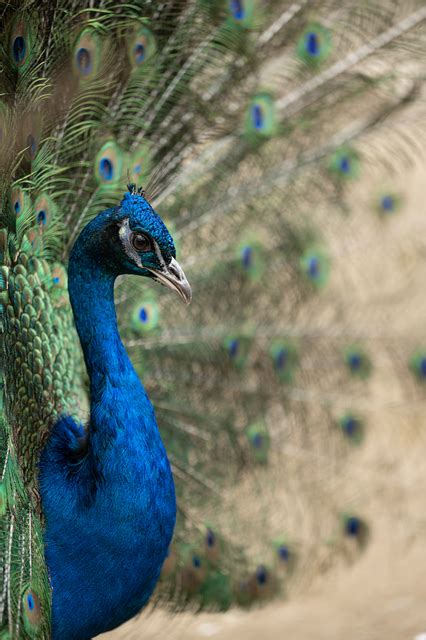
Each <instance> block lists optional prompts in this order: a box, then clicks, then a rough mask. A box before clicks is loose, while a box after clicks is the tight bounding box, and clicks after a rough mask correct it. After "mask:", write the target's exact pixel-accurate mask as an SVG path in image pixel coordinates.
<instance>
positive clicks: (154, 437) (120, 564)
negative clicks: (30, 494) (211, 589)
mask: <svg viewBox="0 0 426 640" xmlns="http://www.w3.org/2000/svg"><path fill="white" fill-rule="evenodd" d="M108 391H109V390H108V387H107V393H108ZM129 391H130V393H131V392H132V388H130V389H129ZM113 395H114V394H113V393H112V394H111V397H110V398H109V399H108V398H105V397H104V398H103V399H102V402H101V403H100V404H99V406H98V407H97V409H95V411H94V413H95V415H96V420H101V421H102V422H103V424H102V437H103V435H104V433H105V426H106V425H105V422H106V421H108V420H109V422H110V425H109V433H108V436H107V444H106V449H105V451H104V452H103V455H102V456H101V457H102V461H100V460H99V459H98V460H97V459H96V456H94V455H93V452H92V448H91V447H90V448H88V446H87V445H88V443H87V442H86V441H85V435H84V431H83V430H82V428H81V427H80V426H78V425H77V424H76V423H75V422H74V421H73V420H72V419H71V418H63V419H61V420H59V422H58V423H57V424H56V425H55V428H54V431H53V434H52V436H51V438H50V440H49V442H48V445H47V446H46V448H45V450H44V452H43V455H42V460H41V472H40V487H41V492H42V501H43V508H44V513H45V517H46V522H47V526H46V531H45V543H46V560H47V564H48V567H49V572H50V576H51V583H52V587H53V615H52V617H53V635H52V637H53V640H59V639H60V640H74V639H75V640H77V639H78V640H84V639H86V638H87V639H89V638H92V637H93V636H96V635H97V634H99V633H102V632H104V631H106V630H109V629H112V628H114V627H116V626H118V625H119V624H121V623H122V622H124V621H125V620H127V619H129V618H130V617H132V616H134V615H135V614H136V613H137V612H138V611H139V610H140V609H141V608H142V607H143V606H144V605H145V603H146V602H147V600H148V599H149V597H150V595H151V593H152V591H153V589H154V587H155V584H156V582H157V580H158V577H159V574H160V570H161V566H162V564H163V562H164V560H165V558H166V555H167V550H168V547H169V544H170V541H171V537H172V534H173V528H174V523H175V516H176V507H175V494H174V486H173V480H172V475H171V471H170V467H169V463H168V460H167V457H166V454H165V451H164V448H163V446H162V443H161V440H160V436H159V434H158V432H157V430H156V428H155V429H154V428H153V426H154V425H153V424H147V423H150V422H151V421H152V420H154V421H155V418H154V415H153V411H152V408H151V406H150V404H149V401H148V399H147V397H146V396H145V395H144V393H143V394H142V398H141V400H140V401H139V402H135V401H134V396H133V406H129V404H128V403H127V402H122V403H121V406H117V403H116V402H115V400H114V398H113ZM111 402H113V403H114V411H113V412H111ZM134 405H136V406H134ZM108 407H109V409H108ZM141 409H142V411H141ZM111 415H112V416H113V418H111ZM124 421H125V423H126V424H127V422H128V421H133V425H132V427H133V428H132V429H131V430H127V429H126V430H125V431H122V430H120V429H118V430H117V425H118V424H120V423H124ZM154 424H155V423H154ZM91 430H92V431H91V436H90V438H91V439H94V440H95V441H96V438H97V437H99V435H100V433H99V432H98V431H97V428H96V424H92V425H91ZM95 444H96V445H97V444H98V443H96V442H95ZM97 449H98V446H96V447H95V450H97Z"/></svg>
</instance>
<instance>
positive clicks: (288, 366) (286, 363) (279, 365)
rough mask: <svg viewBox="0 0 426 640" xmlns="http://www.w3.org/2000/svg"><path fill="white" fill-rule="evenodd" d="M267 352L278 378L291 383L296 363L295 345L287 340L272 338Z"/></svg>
mask: <svg viewBox="0 0 426 640" xmlns="http://www.w3.org/2000/svg"><path fill="white" fill-rule="evenodd" d="M269 353H270V356H271V359H272V363H273V367H274V371H275V373H276V375H277V376H278V378H279V379H280V380H281V381H282V382H286V383H289V384H290V383H292V382H293V380H294V376H295V369H296V366H297V363H298V353H297V348H296V346H295V345H294V344H293V343H292V342H289V341H288V340H274V341H273V342H272V344H271V346H270V349H269Z"/></svg>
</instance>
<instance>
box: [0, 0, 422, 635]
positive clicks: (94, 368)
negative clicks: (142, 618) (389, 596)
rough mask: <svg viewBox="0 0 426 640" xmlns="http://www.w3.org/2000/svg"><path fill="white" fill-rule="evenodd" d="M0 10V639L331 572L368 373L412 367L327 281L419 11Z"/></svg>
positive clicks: (416, 118) (414, 80)
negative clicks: (0, 402) (174, 293)
mask: <svg viewBox="0 0 426 640" xmlns="http://www.w3.org/2000/svg"><path fill="white" fill-rule="evenodd" d="M0 9H1V16H2V18H1V19H2V25H3V29H2V43H1V65H2V66H1V68H2V79H1V102H0V145H1V159H0V168H1V182H0V189H1V217H0V253H1V258H2V270H1V276H0V289H1V292H0V301H1V306H0V309H1V329H2V345H1V352H2V373H1V376H2V377H1V391H2V414H1V416H2V417H1V422H0V473H1V477H0V481H1V482H0V517H1V528H0V555H1V560H2V562H1V566H2V574H1V583H0V615H1V625H2V627H1V630H0V638H1V640H6V639H7V638H8V639H14V638H46V639H47V638H50V637H53V638H54V640H72V639H79V640H83V639H85V638H87V639H89V638H91V637H93V636H95V635H98V634H100V633H102V632H104V631H106V630H109V629H113V628H115V627H116V626H118V625H120V624H121V623H122V622H124V621H125V620H127V619H129V618H131V617H132V616H134V615H136V614H137V613H138V612H139V611H140V610H141V609H142V608H143V607H144V606H145V605H146V604H147V602H148V600H149V599H150V597H151V595H152V594H153V592H154V590H155V595H154V597H153V600H152V601H153V602H154V603H159V604H162V605H163V606H168V607H171V608H172V609H175V608H181V607H190V608H193V609H200V608H213V609H228V608H229V607H231V606H233V605H239V606H248V605H251V604H254V603H259V602H262V601H265V600H266V599H269V598H271V597H273V596H276V595H282V594H283V592H284V591H288V592H291V589H292V588H293V586H292V585H294V588H303V587H304V585H306V584H307V583H309V582H310V580H311V579H312V577H313V576H315V575H317V574H319V573H321V572H323V571H325V570H326V569H327V568H329V567H330V566H332V565H333V564H334V563H338V562H347V561H353V560H354V559H355V558H356V557H357V556H358V555H359V553H360V552H361V551H362V550H363V549H364V548H365V547H366V545H367V543H368V541H369V538H370V534H371V529H372V528H373V529H374V522H373V521H372V519H371V517H370V516H371V512H370V511H369V507H368V505H369V495H371V493H372V492H376V494H377V495H380V493H381V492H382V483H381V481H380V479H377V478H376V477H375V476H373V475H372V476H371V477H372V481H371V482H369V483H368V484H369V492H370V493H368V494H365V493H363V491H361V490H360V489H359V487H358V485H357V484H356V483H355V481H354V478H355V477H357V476H356V472H355V470H354V467H355V466H356V461H357V460H359V461H360V454H359V451H360V450H361V449H362V447H363V446H364V443H365V440H366V439H368V430H369V424H370V423H371V420H372V419H371V415H369V411H370V412H371V411H372V412H373V414H374V407H375V400H374V398H375V391H374V375H375V373H376V372H377V370H379V371H380V369H381V363H382V365H383V363H384V365H383V366H385V367H387V370H391V371H398V373H399V372H400V370H401V369H402V370H403V375H402V376H400V377H397V382H395V384H394V387H393V391H392V394H393V396H395V397H397V398H401V399H402V400H403V399H406V398H408V399H409V400H410V401H411V400H413V399H417V398H419V397H421V389H420V386H421V382H422V381H424V379H425V377H426V355H425V352H424V351H423V349H422V345H421V341H420V339H418V329H417V327H414V328H413V327H410V328H409V330H408V331H406V335H405V336H404V339H403V340H402V339H401V340H399V341H398V342H395V340H394V339H393V337H392V331H394V333H396V332H397V329H398V327H397V322H396V319H395V318H394V317H393V316H392V311H391V306H390V305H388V301H387V300H386V299H385V297H386V295H385V294H386V292H383V294H382V295H383V299H381V298H380V296H377V298H375V299H374V300H372V301H371V300H369V301H367V302H366V301H365V300H363V298H362V293H360V287H359V286H358V285H359V275H358V273H359V270H358V271H357V270H356V269H355V268H353V269H350V268H346V270H345V268H344V267H345V266H346V267H347V264H348V263H349V264H350V263H351V260H352V261H353V262H356V258H358V262H363V260H360V255H361V254H362V252H363V251H364V252H365V251H366V248H367V249H368V248H369V247H368V238H369V236H368V233H369V230H370V231H371V226H374V225H376V226H378V228H379V232H378V233H380V234H382V235H383V236H386V231H385V229H386V228H387V227H386V225H391V224H392V221H393V220H392V219H393V218H394V217H396V216H394V214H395V213H397V211H398V210H399V209H400V208H401V207H402V205H403V201H404V195H403V192H402V186H401V185H398V183H397V180H396V179H395V172H394V171H395V168H394V166H393V162H392V160H390V158H391V159H393V158H396V159H397V160H398V163H397V164H398V166H397V169H398V170H399V169H400V165H404V161H405V159H406V158H405V156H407V157H409V158H411V156H412V152H413V149H416V148H418V147H420V146H421V135H420V126H419V122H421V120H422V116H423V113H422V107H424V105H423V102H422V99H421V96H422V87H423V84H422V83H423V81H424V78H423V75H424V74H423V68H422V65H423V62H424V61H423V57H424V40H425V31H424V29H425V26H424V23H425V20H426V10H425V7H424V5H423V3H422V2H420V1H418V2H416V1H412V0H410V1H409V2H404V3H395V2H389V0H381V1H380V2H375V3H372V2H368V1H366V2H363V3H359V2H352V1H351V0H347V1H345V2H337V1H335V0H324V2H309V0H303V1H300V2H295V3H291V2H283V1H279V0H266V1H265V2H259V1H256V0H243V1H241V2H235V1H233V0H232V1H230V2H226V1H224V0H223V1H222V0H218V1H217V2H206V1H205V0H170V1H166V2H162V3H153V2H151V1H150V0H131V1H129V2H126V3H115V2H113V1H112V0H99V1H97V0H96V1H95V2H93V1H90V2H80V1H79V0H69V1H68V0H55V1H54V2H35V1H32V0H26V1H25V2H11V1H7V2H0ZM407 122H408V123H409V124H407ZM407 141H408V142H409V144H407ZM416 145H417V147H416ZM366 175H367V176H368V180H366V181H367V183H368V189H367V191H368V193H367V195H361V196H360V199H359V200H358V191H357V189H358V190H360V186H359V185H360V182H361V178H363V176H364V177H365V176H366ZM127 183H129V188H128V192H127V193H125V195H124V197H123V192H125V190H126V184H127ZM142 185H143V186H144V188H145V190H146V194H148V195H145V192H143V191H142V189H141V188H139V187H141V186H142ZM372 194H373V195H372ZM360 208H361V209H362V210H363V211H364V212H365V211H367V212H368V215H366V216H365V218H362V219H361V221H360V216H359V213H358V212H359V209H360ZM352 210H354V211H352ZM351 211H352V213H351ZM156 212H158V213H159V214H160V215H161V216H163V217H164V219H165V220H166V221H167V226H166V225H165V224H164V222H163V221H162V219H161V218H160V216H159V215H157V213H156ZM350 213H351V215H349V214H350ZM376 231H377V230H376ZM357 243H358V244H357ZM384 252H386V249H385V250H384ZM177 254H178V256H179V259H180V256H182V262H183V264H185V270H186V271H187V272H188V274H189V280H190V282H191V286H192V287H193V291H194V300H193V303H192V305H191V306H190V307H186V306H184V305H181V304H180V302H181V301H178V299H177V297H176V296H171V295H170V292H169V291H165V288H164V287H162V288H160V287H159V286H158V282H159V283H160V284H163V285H166V287H168V288H169V289H173V290H174V291H175V292H177V293H178V294H179V295H180V297H181V298H183V300H184V301H185V302H189V301H190V299H191V289H190V288H189V284H188V281H187V280H186V277H185V275H184V273H183V271H182V269H181V267H180V266H179V263H178V262H177V260H176V258H177ZM342 265H343V266H342ZM378 271H380V267H379V269H378ZM136 275H138V276H143V277H140V278H136V277H131V276H136ZM357 278H358V280H357ZM152 281H157V283H154V282H152ZM389 297H391V296H389ZM375 326H378V327H379V331H378V332H376V333H375V332H374V330H372V329H371V327H373V328H374V327H375ZM383 326H386V327H387V329H388V331H387V332H383V330H382V328H383ZM119 330H120V333H119ZM120 335H121V337H120ZM377 363H378V365H377ZM401 363H403V365H402V364H401ZM410 369H411V371H410ZM405 370H406V371H405ZM405 374H406V375H405ZM413 374H414V375H413ZM141 379H143V381H144V385H145V387H146V389H147V391H145V388H144V387H143V386H142V383H141V381H140V380H141ZM400 380H401V381H400ZM360 398H361V399H362V402H360V400H359V399H360ZM402 400H401V402H402ZM151 403H152V404H151ZM358 405H360V406H358ZM153 406H154V407H155V415H154V409H153ZM155 416H156V417H155ZM366 416H368V419H367V417H366ZM368 420H370V423H369V422H368ZM157 423H158V427H157ZM163 443H164V444H163ZM351 460H352V462H351ZM359 468H360V469H364V467H363V463H362V462H361V461H360V464H359ZM307 469H309V472H308V471H307ZM176 502H177V508H176ZM365 513H367V514H368V517H367V516H366V515H365ZM172 536H173V539H172ZM160 572H161V578H160ZM159 578H160V579H159Z"/></svg>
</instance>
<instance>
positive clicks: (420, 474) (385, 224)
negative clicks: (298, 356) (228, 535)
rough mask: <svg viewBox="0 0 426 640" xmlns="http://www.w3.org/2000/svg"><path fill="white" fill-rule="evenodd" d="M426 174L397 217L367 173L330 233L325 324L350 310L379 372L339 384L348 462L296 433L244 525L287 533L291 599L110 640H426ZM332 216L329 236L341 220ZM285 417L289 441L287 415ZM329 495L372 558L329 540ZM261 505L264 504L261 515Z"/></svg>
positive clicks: (352, 545) (173, 619) (414, 181)
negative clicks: (357, 425) (416, 365)
mask: <svg viewBox="0 0 426 640" xmlns="http://www.w3.org/2000/svg"><path fill="white" fill-rule="evenodd" d="M425 170H426V163H425V162H424V161H423V160H422V159H421V158H418V159H416V161H415V162H413V163H412V165H411V166H409V167H408V168H407V169H401V171H400V172H398V175H397V176H395V177H394V178H393V179H392V189H393V190H395V192H396V193H398V194H399V195H400V198H401V204H400V207H398V212H395V213H392V214H390V215H388V214H386V215H385V216H384V217H383V216H380V215H378V213H377V211H376V209H375V206H374V196H375V186H376V182H375V177H372V176H371V175H370V176H369V175H364V176H363V178H362V181H361V180H360V184H359V185H357V186H356V187H354V189H353V192H352V195H351V197H352V198H353V199H354V201H355V206H354V207H353V208H352V211H351V217H350V219H349V218H347V217H341V218H340V219H338V220H337V223H336V220H335V219H334V220H333V229H332V232H331V233H330V234H329V235H328V245H327V246H328V249H329V252H330V254H331V256H332V263H333V269H332V272H331V274H330V281H329V283H328V289H327V293H325V292H324V293H323V294H322V298H321V300H320V301H317V304H318V305H319V308H318V309H317V313H316V314H315V315H316V316H318V315H321V314H324V313H327V312H328V314H333V312H334V310H335V308H336V307H339V308H343V309H344V310H345V311H346V312H347V313H346V315H345V326H346V327H347V331H348V335H350V336H352V335H356V336H357V337H358V336H360V333H361V331H360V330H361V329H362V344H363V348H365V349H366V350H368V353H369V354H371V358H372V362H373V363H374V366H372V370H371V373H370V375H369V376H368V380H366V379H363V380H362V382H361V383H359V384H357V386H356V387H355V388H354V387H352V388H351V393H350V395H347V394H348V391H347V389H345V388H341V387H337V388H335V389H333V391H332V394H331V397H328V396H327V399H328V402H329V404H330V405H332V406H333V407H335V406H336V405H337V406H338V407H339V408H340V407H341V408H340V413H339V411H337V416H340V415H343V414H344V413H345V411H346V412H348V410H350V411H354V412H356V416H357V417H358V416H359V420H360V421H361V420H362V425H363V434H362V439H361V438H360V439H359V441H357V442H355V443H354V442H353V441H351V439H353V432H352V430H351V429H348V428H347V427H345V426H344V425H342V424H340V426H339V424H337V425H336V427H335V428H336V433H337V434H338V436H339V438H342V439H343V440H346V441H347V449H346V450H345V455H344V460H343V462H342V460H340V457H341V455H342V451H341V450H338V449H336V448H335V445H334V443H333V441H332V438H331V437H330V433H329V432H328V431H327V430H326V429H324V424H322V423H321V422H320V421H315V420H314V421H313V423H312V425H311V429H312V431H313V432H314V434H315V437H316V438H317V442H316V444H315V448H314V449H313V448H312V444H310V446H306V443H305V445H304V444H303V442H300V438H301V435H300V434H298V435H297V434H295V433H294V432H293V431H291V432H290V438H289V439H286V440H285V441H284V442H281V443H280V447H279V450H278V451H275V452H274V457H273V461H271V460H270V461H269V465H268V468H267V469H266V470H264V473H263V474H262V478H261V482H262V488H261V489H257V490H255V491H254V492H253V494H251V497H250V493H249V495H244V496H243V498H241V499H242V500H244V502H243V504H242V505H241V506H240V510H241V511H242V512H243V515H244V516H247V521H246V523H245V525H244V526H245V527H250V520H251V518H253V517H255V518H257V520H256V522H258V519H261V518H262V517H265V524H266V519H268V522H270V521H272V522H273V524H272V525H269V524H268V525H267V526H271V527H274V526H276V527H277V530H278V529H279V528H280V527H281V528H282V530H284V531H286V532H289V533H288V534H287V535H289V537H290V539H291V540H295V541H297V547H296V548H297V550H298V552H299V554H300V556H301V557H302V558H301V564H299V566H297V567H295V571H294V574H293V575H292V576H291V577H290V578H289V579H288V580H287V583H286V593H285V594H281V596H279V597H278V598H276V599H275V600H273V602H272V603H271V602H270V603H268V604H264V605H263V606H261V607H259V606H255V608H254V609H252V610H250V611H246V610H241V609H237V608H235V609H232V610H231V611H230V612H227V613H222V614H221V613H214V614H212V613H199V614H197V615H194V614H193V613H191V614H188V613H183V614H173V615H171V616H169V615H167V614H165V613H164V612H162V613H160V612H154V613H153V614H151V615H149V616H147V615H145V614H144V615H142V616H141V617H140V618H138V619H136V620H134V621H131V622H130V623H128V624H127V625H124V626H123V627H122V628H120V629H118V630H116V631H115V632H111V633H110V634H106V635H105V636H102V637H103V638H105V639H106V638H109V639H111V640H113V639H114V638H116V639H118V638H123V639H124V638H128V639H136V638H141V637H144V638H160V637H161V638H163V637H167V638H176V639H178V638H179V639H180V638H182V639H184V638H185V639H192V638H203V637H213V638H218V639H224V640H225V639H228V638H229V639H231V638H233V639H234V638H235V639H236V638H241V639H242V638H248V639H252V638H253V639H254V638H259V637H262V638H265V639H266V638H267V639H268V640H269V639H271V640H272V639H275V638H282V637H289V638H292V639H293V638H294V640H305V639H306V640H311V639H312V640H314V639H315V640H318V639H324V640H327V639H334V638H335V639H336V640H337V639H341V638H346V639H351V640H361V639H362V640H364V639H365V640H379V639H382V638H390V639H392V640H403V639H404V640H405V639H410V640H411V639H413V640H414V639H415V638H416V639H417V638H418V640H421V639H422V638H424V637H426V636H425V635H422V633H423V634H426V609H425V604H424V603H425V593H426V546H425V533H426V531H425V528H426V518H425V510H424V499H425V497H424V496H425V486H426V485H425V482H426V456H425V453H426V435H425V422H424V412H425V409H426V401H425V397H424V391H423V387H422V381H421V378H422V374H420V376H419V377H417V378H416V374H415V371H413V370H410V367H409V363H410V357H411V356H412V354H413V353H416V348H418V347H419V346H420V345H422V344H424V343H425V335H424V333H425V329H424V315H425V314H426V305H425V302H424V296H423V288H424V282H425V279H426V263H425V255H426V200H425V197H424V189H425V186H424V185H425V182H424V175H425ZM372 194H373V198H371V196H372ZM323 215H324V216H325V218H324V227H323V231H324V232H327V231H328V229H329V227H330V225H329V222H327V217H328V216H330V215H331V214H330V212H329V211H326V212H324V213H323ZM284 299H285V295H284ZM195 303H196V302H195ZM311 321H312V318H311ZM326 322H327V321H326V320H324V323H326ZM383 344H386V347H387V349H386V351H385V350H384V349H383ZM325 357H327V354H326V355H325ZM346 382H347V381H346ZM315 397H317V396H316V395H314V398H315ZM319 398H320V399H323V398H322V396H319ZM281 419H282V420H283V422H284V425H282V426H281V425H280V426H281V429H282V430H283V431H284V429H286V428H288V427H286V426H285V421H286V415H284V416H282V418H281ZM287 419H288V418H287ZM280 437H281V435H280ZM312 437H314V436H312ZM336 458H338V459H336ZM251 491H253V488H251ZM289 493H290V494H291V495H290V496H289ZM324 493H327V494H329V499H330V500H331V502H332V503H334V504H335V505H339V506H340V508H341V509H342V510H344V509H347V510H348V512H349V511H350V512H351V513H352V512H354V513H355V512H356V514H357V515H358V514H362V521H363V522H364V523H365V524H366V526H368V536H367V540H365V542H363V548H362V550H361V551H360V548H359V544H358V542H357V537H356V536H355V535H353V536H351V535H349V536H348V535H340V534H339V532H338V531H336V530H335V532H334V533H335V537H336V538H338V540H336V539H333V540H329V541H327V540H325V541H324V538H323V537H322V533H321V532H322V531H324V530H325V529H327V527H329V526H330V519H329V512H328V511H327V508H326V505H325V503H323V495H324ZM259 495H261V496H262V501H261V503H260V504H256V505H255V506H254V507H253V504H252V499H254V500H255V501H256V500H257V498H258V496H259ZM304 502H305V504H306V503H307V502H309V505H310V506H305V505H304ZM336 510H338V509H337V507H336ZM332 525H334V523H333V522H332ZM256 532H258V530H256V531H255V533H256ZM346 534H347V532H346ZM327 542H329V544H327ZM364 544H365V546H364ZM303 545H305V546H303ZM306 546H307V547H308V550H307V549H306ZM318 546H319V547H320V549H319V550H318ZM313 548H316V550H314V549H313Z"/></svg>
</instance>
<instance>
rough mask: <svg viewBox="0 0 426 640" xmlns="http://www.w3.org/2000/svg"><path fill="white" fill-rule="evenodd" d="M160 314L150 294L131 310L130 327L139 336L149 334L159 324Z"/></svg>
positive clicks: (155, 301) (153, 297)
mask: <svg viewBox="0 0 426 640" xmlns="http://www.w3.org/2000/svg"><path fill="white" fill-rule="evenodd" d="M159 319H160V312H159V308H158V303H157V300H156V298H155V296H154V295H153V294H152V293H151V294H150V295H149V296H146V297H144V298H142V299H141V300H140V301H139V302H138V303H137V304H136V305H135V307H134V308H133V312H132V320H131V323H132V327H133V329H134V330H135V331H136V332H137V333H140V334H144V333H150V332H151V331H153V330H154V329H155V328H156V327H157V326H158V323H159Z"/></svg>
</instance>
